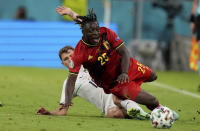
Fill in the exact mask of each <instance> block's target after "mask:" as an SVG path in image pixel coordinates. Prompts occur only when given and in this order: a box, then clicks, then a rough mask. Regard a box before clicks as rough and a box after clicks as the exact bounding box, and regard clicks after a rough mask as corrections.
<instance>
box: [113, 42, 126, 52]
mask: <svg viewBox="0 0 200 131" xmlns="http://www.w3.org/2000/svg"><path fill="white" fill-rule="evenodd" d="M123 44H124V42H122V43H121V44H120V45H118V46H117V47H116V48H115V50H117V49H119V48H120V47H121V46H122V45H123Z"/></svg>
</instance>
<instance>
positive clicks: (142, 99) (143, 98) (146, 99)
mask: <svg viewBox="0 0 200 131" xmlns="http://www.w3.org/2000/svg"><path fill="white" fill-rule="evenodd" d="M134 101H135V102H137V103H139V104H143V105H158V104H159V102H158V100H157V99H156V97H154V96H153V95H151V94H150V93H148V92H146V91H144V90H142V89H141V90H140V92H139V93H138V95H137V96H136V99H135V100H134Z"/></svg>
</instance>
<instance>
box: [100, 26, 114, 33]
mask: <svg viewBox="0 0 200 131" xmlns="http://www.w3.org/2000/svg"><path fill="white" fill-rule="evenodd" d="M100 33H101V34H103V33H108V34H109V33H115V32H114V31H113V30H111V29H109V28H107V27H100Z"/></svg>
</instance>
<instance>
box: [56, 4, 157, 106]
mask: <svg viewBox="0 0 200 131" xmlns="http://www.w3.org/2000/svg"><path fill="white" fill-rule="evenodd" d="M63 10H65V9H64V7H59V8H57V10H56V11H57V12H58V13H59V14H62V11H63ZM64 14H65V13H64ZM67 15H69V16H70V17H72V18H74V20H75V21H76V23H77V24H79V25H80V26H81V29H82V34H83V36H82V39H81V40H80V41H79V42H78V44H77V46H76V48H75V51H74V54H73V57H72V59H71V62H70V68H69V71H70V74H69V76H68V81H67V84H66V86H67V87H68V88H67V90H66V94H67V95H66V96H68V98H66V100H65V106H66V108H68V107H69V106H70V105H71V99H72V93H73V91H74V86H75V81H76V78H77V74H78V72H79V69H80V67H81V65H83V67H84V68H85V69H87V70H88V71H89V74H90V76H91V77H92V78H93V79H94V81H95V83H96V84H97V85H98V86H99V87H102V88H103V89H104V91H105V92H106V93H112V94H114V95H116V96H118V97H119V98H121V99H130V100H134V101H135V102H137V103H140V104H143V105H146V106H147V108H149V109H150V110H153V109H154V108H156V107H158V106H159V102H158V100H157V99H156V98H155V97H154V96H152V95H151V94H149V93H148V92H146V91H144V90H142V89H141V88H140V85H141V84H142V83H143V82H151V81H154V80H156V79H157V75H156V74H155V73H154V72H153V71H152V70H151V69H150V68H148V67H146V66H144V65H142V64H141V63H139V62H138V61H137V60H135V59H134V58H132V57H131V56H130V54H129V51H128V49H127V48H126V46H125V45H124V42H123V41H122V39H120V38H119V37H118V36H117V35H116V34H115V32H113V31H112V30H110V29H109V28H106V27H99V24H98V21H97V17H96V14H95V13H94V11H93V10H91V11H89V14H88V15H87V16H78V14H76V13H74V12H73V11H72V10H71V11H69V13H68V14H67Z"/></svg>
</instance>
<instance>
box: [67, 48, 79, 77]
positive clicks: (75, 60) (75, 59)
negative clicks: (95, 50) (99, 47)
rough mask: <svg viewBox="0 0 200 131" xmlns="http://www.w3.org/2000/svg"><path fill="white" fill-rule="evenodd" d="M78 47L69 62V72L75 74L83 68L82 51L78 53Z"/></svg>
mask: <svg viewBox="0 0 200 131" xmlns="http://www.w3.org/2000/svg"><path fill="white" fill-rule="evenodd" d="M78 52H79V51H78V49H77V48H75V50H74V54H73V56H72V59H71V61H70V64H69V67H70V68H69V73H70V74H73V75H78V72H79V70H80V68H81V64H82V57H81V55H80V53H78Z"/></svg>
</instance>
